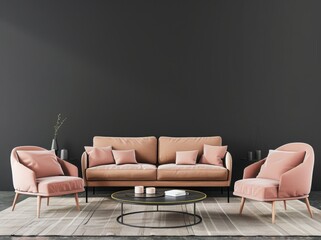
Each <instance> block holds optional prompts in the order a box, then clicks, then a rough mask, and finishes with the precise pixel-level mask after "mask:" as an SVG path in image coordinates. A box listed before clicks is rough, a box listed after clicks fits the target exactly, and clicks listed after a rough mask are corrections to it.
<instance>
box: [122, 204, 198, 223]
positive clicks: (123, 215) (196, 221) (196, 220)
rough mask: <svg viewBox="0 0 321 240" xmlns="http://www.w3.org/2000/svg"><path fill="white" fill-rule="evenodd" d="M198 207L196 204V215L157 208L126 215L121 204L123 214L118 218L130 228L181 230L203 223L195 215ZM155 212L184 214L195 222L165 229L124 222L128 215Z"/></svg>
mask: <svg viewBox="0 0 321 240" xmlns="http://www.w3.org/2000/svg"><path fill="white" fill-rule="evenodd" d="M195 209H196V206H195V204H194V213H189V212H182V211H172V210H159V209H158V206H157V210H149V211H137V212H129V213H124V211H123V210H124V208H123V204H121V214H120V215H119V216H118V217H117V222H118V223H120V224H123V225H126V226H130V227H137V228H158V229H165V228H181V227H191V226H194V225H196V224H199V223H201V222H202V217H201V216H199V215H197V214H196V213H195ZM155 212H158V213H160V212H164V213H177V214H182V215H187V216H192V217H193V220H192V221H191V223H187V222H185V224H181V225H174V226H164V227H157V226H148V225H147V226H146V225H135V224H129V223H125V222H124V217H125V216H128V215H134V214H141V213H155Z"/></svg>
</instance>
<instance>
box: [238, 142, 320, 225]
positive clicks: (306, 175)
mask: <svg viewBox="0 0 321 240" xmlns="http://www.w3.org/2000/svg"><path fill="white" fill-rule="evenodd" d="M276 150H280V151H292V152H302V151H305V156H304V159H303V162H302V163H300V164H299V165H298V166H296V167H294V168H292V169H290V170H288V171H287V172H285V173H283V174H282V175H281V177H280V179H279V180H274V179H267V178H266V179H264V178H257V175H258V173H259V172H260V169H261V167H262V165H263V164H264V162H265V161H266V159H262V160H260V161H258V162H256V163H253V164H251V165H249V166H248V167H246V168H245V169H244V173H243V179H242V180H239V181H236V182H235V185H234V193H233V194H234V195H235V196H239V197H242V199H241V206H240V214H242V211H243V207H244V203H245V200H246V199H252V200H257V201H264V202H271V203H272V223H275V202H276V201H283V202H284V208H285V209H286V201H287V200H296V199H304V200H305V203H306V206H307V209H308V212H309V214H310V216H311V218H312V217H313V213H312V210H311V207H310V203H309V199H308V197H309V194H310V190H311V184H312V174H313V166H314V151H313V148H312V147H311V146H310V145H308V144H306V143H289V144H285V145H283V146H281V147H279V148H277V149H276Z"/></svg>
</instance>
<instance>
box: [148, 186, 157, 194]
mask: <svg viewBox="0 0 321 240" xmlns="http://www.w3.org/2000/svg"><path fill="white" fill-rule="evenodd" d="M146 193H147V194H155V193H156V188H154V187H148V188H146Z"/></svg>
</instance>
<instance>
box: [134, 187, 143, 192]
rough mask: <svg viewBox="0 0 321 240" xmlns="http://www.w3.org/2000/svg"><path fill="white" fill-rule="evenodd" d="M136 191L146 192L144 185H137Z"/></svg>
mask: <svg viewBox="0 0 321 240" xmlns="http://www.w3.org/2000/svg"><path fill="white" fill-rule="evenodd" d="M135 193H144V186H135Z"/></svg>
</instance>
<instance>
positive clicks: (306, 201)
mask: <svg viewBox="0 0 321 240" xmlns="http://www.w3.org/2000/svg"><path fill="white" fill-rule="evenodd" d="M305 204H306V205H307V208H308V211H309V214H310V217H311V218H313V212H312V209H311V206H310V202H309V198H305Z"/></svg>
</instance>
